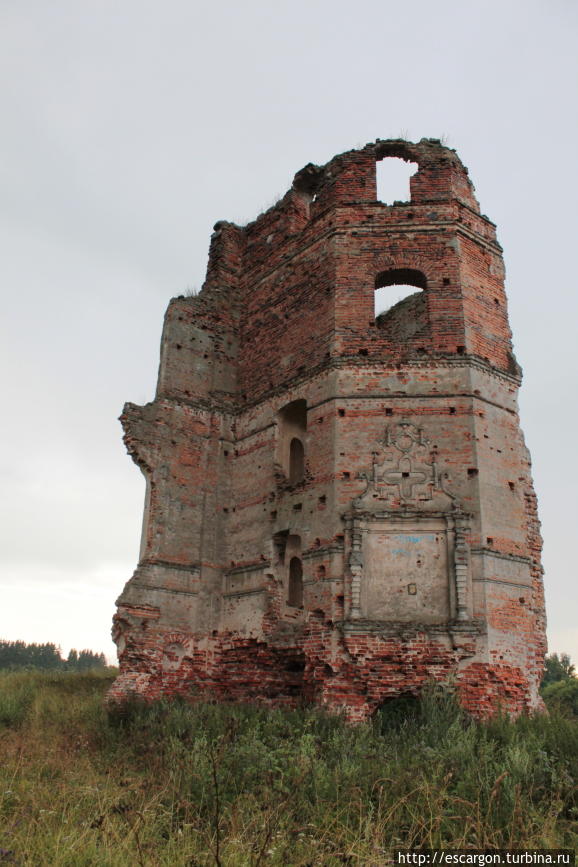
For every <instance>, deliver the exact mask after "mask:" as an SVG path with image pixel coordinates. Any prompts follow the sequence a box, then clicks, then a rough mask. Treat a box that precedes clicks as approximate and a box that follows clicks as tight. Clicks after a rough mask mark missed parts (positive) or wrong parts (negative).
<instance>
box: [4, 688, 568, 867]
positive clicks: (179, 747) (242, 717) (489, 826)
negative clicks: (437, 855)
mask: <svg viewBox="0 0 578 867" xmlns="http://www.w3.org/2000/svg"><path fill="white" fill-rule="evenodd" d="M113 677H114V674H110V673H99V674H96V673H95V674H57V675H51V674H42V673H31V672H23V673H12V674H0V777H1V780H0V862H2V863H17V864H27V865H28V864H31V865H58V867H60V865H70V867H83V865H127V867H128V865H130V867H133V865H171V867H174V865H189V867H195V865H211V864H216V865H219V864H220V865H262V864H266V865H283V867H293V865H295V867H297V865H302V867H305V865H312V867H313V865H314V867H317V865H343V864H350V865H381V864H384V863H387V862H388V861H389V860H390V858H391V853H392V851H393V850H394V849H395V848H415V847H420V846H425V847H443V846H445V847H454V848H458V847H472V848H479V849H482V848H489V847H520V848H521V847H532V848H556V847H566V848H574V847H576V845H577V842H578V833H577V819H578V800H577V798H576V781H577V779H578V723H577V722H576V721H575V720H571V719H566V718H564V717H562V716H560V715H559V714H556V713H553V714H551V715H550V716H546V715H540V716H537V717H534V718H522V719H519V720H518V721H516V722H511V721H509V720H508V719H504V718H500V719H496V720H494V721H492V722H490V723H488V724H485V725H483V724H479V723H473V722H471V721H468V720H467V719H466V718H464V716H463V715H462V713H461V711H460V710H459V708H458V707H457V705H456V703H455V701H454V699H453V697H452V696H451V694H449V693H448V692H444V691H442V690H439V689H433V688H432V690H430V691H429V692H428V694H427V695H426V696H425V697H424V699H423V701H422V703H421V705H420V706H419V707H408V708H406V709H405V710H404V709H403V707H398V708H397V709H396V712H393V710H392V712H391V713H390V714H389V715H388V716H386V715H385V714H382V715H381V716H378V717H377V718H375V719H374V720H373V721H372V722H371V724H366V725H361V726H358V727H350V726H347V725H345V724H344V723H343V721H342V720H341V719H339V718H335V717H333V718H332V717H328V716H325V715H323V714H320V713H319V712H314V711H312V710H309V709H301V710H296V711H286V710H283V711H281V710H268V709H263V708H254V707H247V706H220V705H210V704H204V705H196V706H187V705H185V704H181V703H179V704H173V705H166V704H163V703H159V704H155V705H152V706H149V707H147V708H144V707H140V706H133V707H131V708H129V709H128V711H127V713H126V714H125V715H124V716H123V717H118V716H117V717H108V716H107V714H106V713H105V711H104V708H103V695H104V693H105V691H106V689H107V687H108V685H109V683H110V682H111V680H112V678H113Z"/></svg>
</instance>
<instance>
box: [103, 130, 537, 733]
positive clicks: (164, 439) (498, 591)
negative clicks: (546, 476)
mask: <svg viewBox="0 0 578 867" xmlns="http://www.w3.org/2000/svg"><path fill="white" fill-rule="evenodd" d="M391 156H395V157H402V158H404V159H406V160H408V161H413V162H416V163H417V164H418V167H419V168H418V171H417V173H416V174H415V175H413V177H412V178H411V201H410V202H406V203H396V204H394V205H392V206H387V205H384V204H383V203H381V202H379V201H377V199H376V184H375V165H376V160H379V159H382V158H387V157H391ZM399 284H410V285H412V286H414V287H415V289H416V292H415V293H414V294H413V295H411V296H410V297H408V298H407V299H405V300H404V301H402V302H400V303H398V304H396V305H394V307H393V308H392V309H390V310H389V311H387V312H385V313H383V314H381V315H380V316H378V317H377V318H376V317H375V315H374V292H375V289H376V287H381V286H390V285H391V286H395V285H399ZM519 385H520V369H519V367H518V365H517V363H516V361H515V358H514V356H513V353H512V346H511V334H510V329H509V325H508V317H507V309H506V297H505V293H504V268H503V262H502V255H501V248H500V246H499V244H498V242H497V240H496V235H495V227H494V225H493V224H492V223H491V222H490V221H489V220H488V219H487V218H486V217H485V216H483V215H481V214H480V210H479V207H478V204H477V202H476V199H475V197H474V192H473V187H472V185H471V183H470V181H469V178H468V174H467V170H466V169H465V168H464V167H463V166H462V164H461V162H460V160H459V159H458V157H457V155H456V154H455V152H454V151H451V150H448V149H447V148H445V147H443V146H441V145H440V143H439V142H437V141H435V140H422V141H421V142H419V143H418V144H411V143H408V142H403V141H378V142H376V143H375V144H369V145H367V146H366V147H364V148H362V149H360V150H356V151H351V152H348V153H345V154H341V155H339V156H337V157H335V158H334V159H333V160H331V162H329V163H328V164H327V165H326V166H321V167H319V166H312V165H309V166H306V167H305V168H304V169H302V170H301V171H300V172H298V173H297V175H296V176H295V180H294V183H293V186H292V188H291V190H289V192H288V193H287V194H286V195H285V196H284V197H283V199H281V201H279V202H278V203H277V204H276V205H275V206H274V207H272V208H271V209H270V210H269V211H267V212H266V213H265V214H262V215H261V216H260V217H259V218H258V219H257V220H255V221H254V222H253V223H250V224H249V225H247V226H245V227H239V226H236V225H234V224H232V223H226V222H221V223H217V225H216V226H215V232H214V234H213V237H212V239H211V247H210V255H209V266H208V271H207V279H206V282H205V284H204V286H203V290H202V292H201V293H200V294H199V295H198V296H197V297H193V298H183V297H179V298H175V299H173V300H172V301H171V302H170V304H169V308H168V310H167V314H166V317H165V325H164V330H163V337H162V344H161V364H160V370H159V380H158V387H157V393H156V397H155V400H154V401H153V402H152V403H150V404H147V405H146V406H142V407H141V406H135V405H134V404H127V405H126V406H125V408H124V411H123V415H122V422H123V425H124V429H125V442H126V445H127V448H128V450H129V452H130V454H131V455H132V457H133V458H134V460H135V461H136V463H137V464H138V465H139V467H140V468H141V470H142V471H143V473H144V475H145V477H146V479H147V502H146V508H145V517H144V525H143V539H142V549H141V556H140V562H139V564H138V567H137V569H136V571H135V573H134V575H133V577H132V578H131V579H130V580H129V582H128V583H127V585H126V587H125V589H124V591H123V593H122V594H121V596H120V598H119V600H118V612H117V615H116V616H115V623H114V627H113V634H114V637H115V640H116V642H117V646H118V652H119V660H120V675H119V678H118V679H117V681H116V682H115V684H114V686H113V688H112V690H111V699H112V700H122V699H123V698H125V697H126V696H127V695H130V694H134V693H136V694H139V695H142V696H144V697H147V698H154V697H158V696H161V695H169V696H170V695H177V694H183V695H186V696H190V697H203V698H215V699H218V700H223V701H225V700H235V701H247V700H249V701H262V702H269V703H274V704H289V705H292V704H295V703H297V702H300V701H304V700H305V701H315V702H317V703H319V704H321V705H323V706H326V707H328V708H330V709H336V710H337V709H344V710H345V712H346V713H347V715H348V716H349V718H350V719H352V720H356V719H363V718H365V717H367V716H368V715H370V714H371V713H372V712H373V711H375V709H376V708H378V707H379V706H380V705H381V704H382V703H383V702H384V701H386V700H387V699H388V698H391V697H395V696H398V695H400V694H404V693H414V694H416V693H418V692H419V691H420V689H421V688H422V687H423V685H424V684H425V683H426V682H427V681H428V680H430V679H432V678H433V679H437V680H446V679H447V678H448V677H456V678H457V681H458V683H459V685H460V691H461V696H462V700H463V702H464V704H465V706H466V707H468V708H469V709H470V710H471V711H472V712H473V713H475V714H477V715H480V716H484V715H487V714H488V713H490V712H491V711H492V709H493V708H495V707H496V704H497V703H499V704H500V705H501V706H502V707H504V708H506V709H508V710H511V711H513V712H516V713H517V712H520V711H522V710H524V709H533V708H536V707H537V706H539V703H540V700H539V697H538V685H539V680H540V676H541V672H542V665H543V656H544V651H545V640H544V621H545V618H544V603H543V594H542V569H541V566H540V550H541V539H540V533H539V522H538V519H537V511H536V498H535V496H534V493H533V489H532V480H531V476H530V462H529V457H528V453H527V450H526V448H525V446H524V442H523V437H522V433H521V431H520V428H519V423H518V415H517V391H518V387H519Z"/></svg>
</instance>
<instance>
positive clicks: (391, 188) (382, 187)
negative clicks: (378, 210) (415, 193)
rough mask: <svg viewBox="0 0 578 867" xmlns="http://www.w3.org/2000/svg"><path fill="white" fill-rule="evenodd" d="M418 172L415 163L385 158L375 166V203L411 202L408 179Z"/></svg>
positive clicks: (398, 158)
mask: <svg viewBox="0 0 578 867" xmlns="http://www.w3.org/2000/svg"><path fill="white" fill-rule="evenodd" d="M417 170H418V164H417V163H410V162H406V161H405V160H402V159H401V158H400V157H386V158H385V159H382V160H380V161H379V162H377V163H376V164H375V180H376V183H377V201H378V202H383V204H384V205H392V204H393V203H394V202H409V201H411V195H410V185H409V179H410V178H411V176H412V175H415V173H416V172H417Z"/></svg>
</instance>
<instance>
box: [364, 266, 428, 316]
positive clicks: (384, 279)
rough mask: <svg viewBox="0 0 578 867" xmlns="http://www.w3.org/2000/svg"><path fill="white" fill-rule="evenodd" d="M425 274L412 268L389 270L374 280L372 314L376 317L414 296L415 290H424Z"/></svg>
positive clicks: (425, 283) (425, 285)
mask: <svg viewBox="0 0 578 867" xmlns="http://www.w3.org/2000/svg"><path fill="white" fill-rule="evenodd" d="M426 288H427V280H426V277H425V274H423V273H422V272H421V271H417V270H416V269H414V268H391V269H390V270H389V271H381V272H380V273H379V274H378V275H377V277H376V278H375V299H374V314H375V316H376V318H377V317H379V316H381V315H382V314H384V313H386V312H387V311H388V310H391V309H392V308H393V307H396V306H397V305H398V304H399V303H400V302H402V301H404V300H405V299H406V298H409V296H410V295H416V294H417V293H416V289H418V290H419V289H426Z"/></svg>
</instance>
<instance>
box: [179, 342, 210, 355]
mask: <svg viewBox="0 0 578 867" xmlns="http://www.w3.org/2000/svg"><path fill="white" fill-rule="evenodd" d="M176 347H177V349H182V348H183V347H182V346H181V344H180V343H177V344H176ZM206 357H207V356H206V355H205V358H206Z"/></svg>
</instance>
